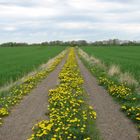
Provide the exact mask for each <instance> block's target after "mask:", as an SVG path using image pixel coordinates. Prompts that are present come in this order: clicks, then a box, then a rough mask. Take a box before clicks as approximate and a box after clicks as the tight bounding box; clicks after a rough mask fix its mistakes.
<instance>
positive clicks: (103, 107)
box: [77, 57, 138, 140]
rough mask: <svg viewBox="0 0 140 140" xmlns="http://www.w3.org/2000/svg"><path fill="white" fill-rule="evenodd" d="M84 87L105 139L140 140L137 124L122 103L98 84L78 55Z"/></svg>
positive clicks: (98, 126)
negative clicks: (114, 99) (126, 113)
mask: <svg viewBox="0 0 140 140" xmlns="http://www.w3.org/2000/svg"><path fill="white" fill-rule="evenodd" d="M77 60H78V64H79V67H80V70H81V74H82V76H83V78H84V88H85V90H86V92H87V93H88V94H89V100H90V101H89V103H90V105H91V106H93V108H94V109H95V110H96V112H97V120H96V123H97V128H98V129H99V131H100V133H101V137H102V138H103V139H104V140H138V131H137V129H136V128H135V125H134V124H133V123H132V122H131V121H130V120H129V119H128V118H127V117H126V116H125V115H124V113H123V112H121V111H120V105H119V104H117V103H116V102H115V101H113V98H112V97H111V96H110V95H109V94H108V93H107V91H106V90H105V89H104V88H103V87H101V86H99V85H98V82H97V80H96V78H95V77H93V75H92V74H91V73H90V72H89V70H88V69H87V68H86V67H85V66H84V65H83V63H82V62H81V60H80V59H79V58H78V57H77Z"/></svg>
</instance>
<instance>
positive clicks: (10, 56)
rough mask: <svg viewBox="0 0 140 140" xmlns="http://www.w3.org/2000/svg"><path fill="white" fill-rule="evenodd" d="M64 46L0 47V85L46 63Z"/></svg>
mask: <svg viewBox="0 0 140 140" xmlns="http://www.w3.org/2000/svg"><path fill="white" fill-rule="evenodd" d="M62 50H64V47H12V48H10V47H8V48H7V47H6V48H0V87H1V86H3V85H4V84H7V83H9V82H11V81H15V80H17V79H18V78H20V77H22V76H23V75H25V74H27V73H28V72H30V71H32V70H34V69H35V68H37V67H38V66H39V65H40V64H43V63H46V62H47V61H48V60H49V59H50V58H52V57H54V56H55V55H57V54H58V53H60V52H61V51H62Z"/></svg>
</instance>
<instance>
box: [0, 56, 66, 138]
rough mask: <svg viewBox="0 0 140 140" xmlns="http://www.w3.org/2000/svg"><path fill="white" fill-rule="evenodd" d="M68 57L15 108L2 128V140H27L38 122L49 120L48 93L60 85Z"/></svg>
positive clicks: (0, 133) (0, 128) (0, 129)
mask: <svg viewBox="0 0 140 140" xmlns="http://www.w3.org/2000/svg"><path fill="white" fill-rule="evenodd" d="M65 61H66V57H65V58H64V59H63V60H62V62H61V63H60V64H59V65H58V66H57V67H56V69H55V70H54V71H53V72H51V73H50V74H49V75H48V77H47V78H46V79H44V80H43V81H42V82H41V83H40V84H38V86H37V87H36V88H35V89H33V90H32V92H31V93H30V94H29V95H27V96H25V97H24V99H23V100H22V101H21V103H20V104H19V105H17V106H15V107H14V108H13V109H12V111H11V113H10V115H9V116H8V117H6V118H5V119H4V124H3V125H2V126H1V127H0V140H26V139H27V138H29V137H30V135H31V134H32V127H33V126H34V124H35V123H37V122H38V121H41V120H43V119H47V116H46V115H45V113H46V112H47V105H48V102H47V101H48V91H49V89H51V88H53V87H55V86H56V85H57V83H58V74H59V72H60V70H61V68H62V66H63V65H64V63H65Z"/></svg>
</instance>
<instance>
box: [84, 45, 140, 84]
mask: <svg viewBox="0 0 140 140" xmlns="http://www.w3.org/2000/svg"><path fill="white" fill-rule="evenodd" d="M82 49H83V50H84V51H85V52H87V53H88V54H89V55H93V56H95V57H96V58H99V59H100V60H102V61H103V62H104V63H105V64H107V65H110V64H117V65H119V66H120V68H121V70H122V71H127V72H130V73H132V75H134V76H135V78H136V79H137V80H138V81H139V82H140V46H129V47H119V46H118V47H115V46H112V47H102V46H101V47H93V46H91V47H82Z"/></svg>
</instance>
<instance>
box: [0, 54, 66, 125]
mask: <svg viewBox="0 0 140 140" xmlns="http://www.w3.org/2000/svg"><path fill="white" fill-rule="evenodd" d="M64 55H65V54H63V55H60V56H59V57H57V58H56V60H55V61H54V62H53V63H52V64H51V65H50V66H49V68H47V69H45V70H42V71H40V72H38V73H36V74H35V75H33V76H29V77H28V78H27V79H26V80H25V81H24V82H23V83H21V84H19V85H16V86H14V87H13V88H12V89H11V90H10V94H8V96H4V97H2V98H0V125H1V124H2V117H4V116H7V115H8V114H9V113H10V112H9V111H10V107H11V106H13V105H15V104H18V103H19V102H20V100H21V99H22V98H23V96H25V95H27V94H28V93H30V92H31V90H32V89H33V88H35V87H36V85H37V84H38V82H40V81H41V80H43V79H44V78H46V77H47V75H48V74H49V73H50V72H51V71H53V70H54V69H55V67H56V66H57V65H58V64H59V62H60V61H61V60H62V58H63V57H64Z"/></svg>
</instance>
